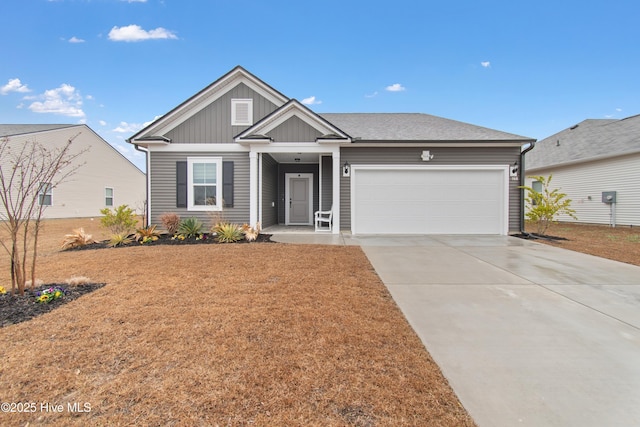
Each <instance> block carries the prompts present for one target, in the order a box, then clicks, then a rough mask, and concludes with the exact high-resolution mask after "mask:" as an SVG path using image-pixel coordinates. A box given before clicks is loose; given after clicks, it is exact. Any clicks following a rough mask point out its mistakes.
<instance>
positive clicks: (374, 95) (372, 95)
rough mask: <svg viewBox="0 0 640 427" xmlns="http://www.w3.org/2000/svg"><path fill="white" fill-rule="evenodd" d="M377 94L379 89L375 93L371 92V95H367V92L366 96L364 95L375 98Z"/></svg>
mask: <svg viewBox="0 0 640 427" xmlns="http://www.w3.org/2000/svg"><path fill="white" fill-rule="evenodd" d="M376 96H378V91H375V92H373V93H372V94H370V95H366V94H365V96H364V97H365V98H375V97H376Z"/></svg>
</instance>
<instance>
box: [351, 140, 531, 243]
mask: <svg viewBox="0 0 640 427" xmlns="http://www.w3.org/2000/svg"><path fill="white" fill-rule="evenodd" d="M422 151H423V148H420V147H416V148H413V147H398V148H393V147H391V148H374V147H372V148H355V147H346V148H343V149H342V150H341V152H340V156H341V157H340V161H341V163H344V162H345V161H347V162H349V163H350V164H351V165H358V164H361V165H364V164H367V165H422V166H425V165H429V166H438V165H507V164H513V163H514V162H515V161H517V160H519V158H520V147H505V148H500V147H496V148H455V147H451V148H450V147H442V148H429V151H430V152H431V154H433V155H434V157H433V160H431V161H430V162H428V163H427V162H423V161H422V159H421V157H420V156H421V155H422ZM518 185H519V182H518V181H510V183H509V231H510V232H517V231H519V229H520V193H521V190H520V189H519V188H518ZM340 228H341V229H343V230H350V229H351V178H350V177H341V178H340Z"/></svg>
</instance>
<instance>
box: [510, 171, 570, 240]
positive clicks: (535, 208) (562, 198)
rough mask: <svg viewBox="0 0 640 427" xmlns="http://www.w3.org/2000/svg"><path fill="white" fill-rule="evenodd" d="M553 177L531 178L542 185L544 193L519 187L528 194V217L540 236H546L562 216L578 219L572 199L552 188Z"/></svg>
mask: <svg viewBox="0 0 640 427" xmlns="http://www.w3.org/2000/svg"><path fill="white" fill-rule="evenodd" d="M552 177H553V175H549V177H548V178H545V177H543V176H533V177H530V178H533V179H534V180H536V181H539V182H540V183H541V185H542V191H540V192H538V191H536V190H534V189H533V188H532V187H528V186H526V185H524V186H521V187H519V188H523V189H524V190H525V191H526V192H527V196H526V197H525V202H526V204H527V208H528V211H527V214H526V216H527V218H528V219H529V220H530V221H531V222H533V223H535V224H536V228H537V233H538V234H544V233H545V232H546V231H547V228H549V226H550V225H551V224H552V223H553V222H555V218H556V217H557V216H558V215H560V214H564V215H568V216H570V217H571V218H573V219H578V218H577V217H576V216H575V212H576V211H575V210H573V209H571V199H568V198H567V195H566V194H565V193H561V192H560V191H559V190H558V189H557V188H555V189H553V190H552V189H551V188H550V185H551V178H552Z"/></svg>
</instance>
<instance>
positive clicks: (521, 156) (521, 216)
mask: <svg viewBox="0 0 640 427" xmlns="http://www.w3.org/2000/svg"><path fill="white" fill-rule="evenodd" d="M535 146H536V141H535V139H534V140H531V142H530V143H529V146H528V147H527V148H525V149H524V150H522V151H521V152H520V234H523V235H527V234H528V233H527V232H526V231H524V188H522V187H523V186H524V184H525V182H524V179H525V175H524V171H525V168H524V155H525V154H527V153H528V152H529V151H531V150H533V148H534V147H535Z"/></svg>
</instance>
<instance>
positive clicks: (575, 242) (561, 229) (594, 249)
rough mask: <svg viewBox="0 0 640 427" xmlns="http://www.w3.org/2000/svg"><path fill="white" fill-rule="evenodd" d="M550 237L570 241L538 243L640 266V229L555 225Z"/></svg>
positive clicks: (551, 227) (550, 229)
mask: <svg viewBox="0 0 640 427" xmlns="http://www.w3.org/2000/svg"><path fill="white" fill-rule="evenodd" d="M533 230H534V228H533V227H531V228H530V229H529V227H528V228H527V231H529V232H533ZM546 234H547V235H550V236H558V237H564V238H566V239H568V240H537V241H538V242H541V243H546V244H549V245H552V246H557V247H559V248H564V249H570V250H572V251H577V252H582V253H586V254H590V255H596V256H599V257H602V258H608V259H612V260H615V261H621V262H626V263H628V264H634V265H639V266H640V228H637V227H636V228H634V227H615V228H612V227H609V226H604V225H587V224H575V223H557V224H553V225H551V226H550V227H549V229H548V230H547V233H546Z"/></svg>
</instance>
